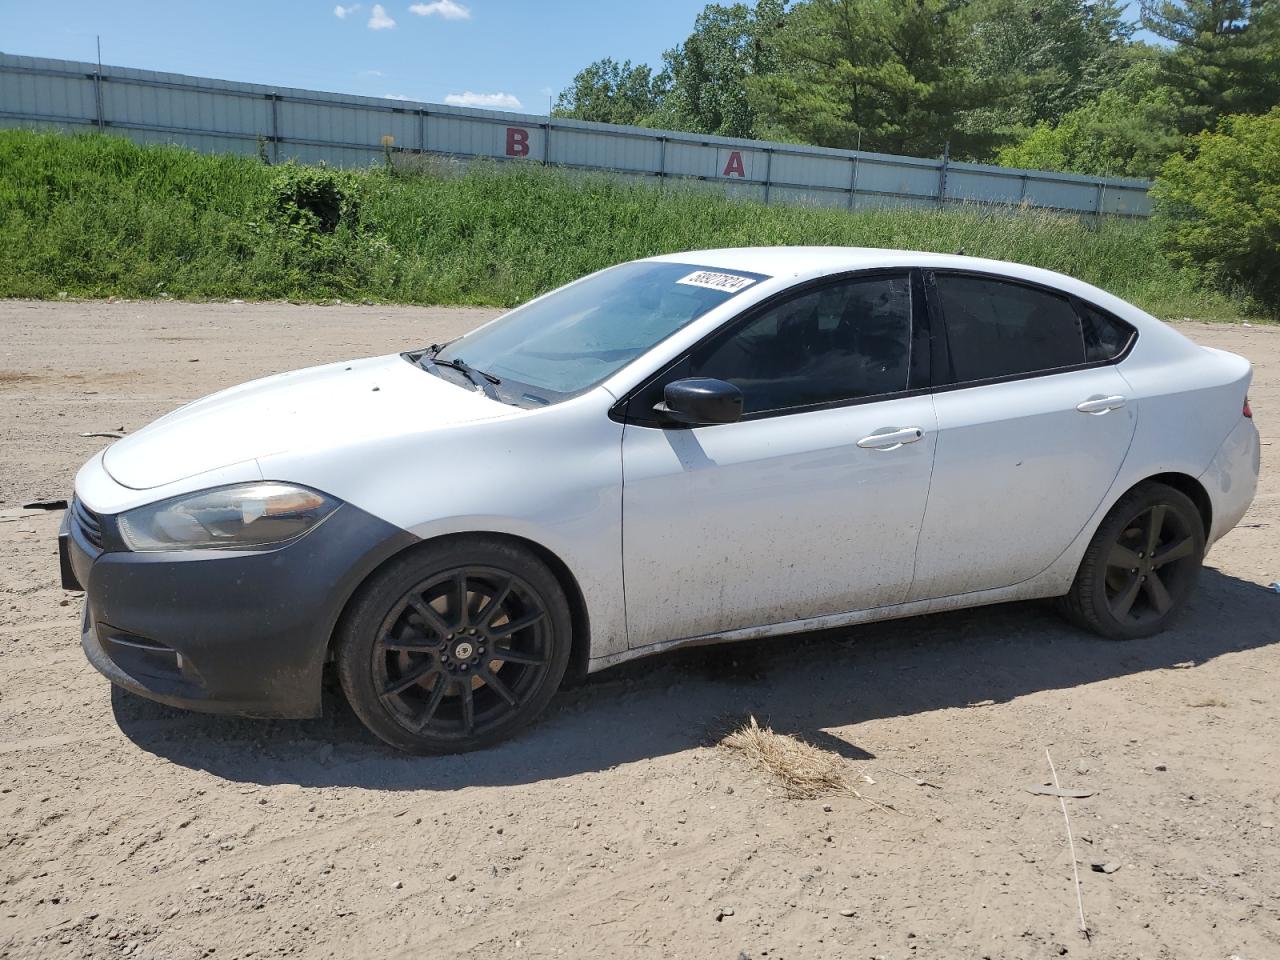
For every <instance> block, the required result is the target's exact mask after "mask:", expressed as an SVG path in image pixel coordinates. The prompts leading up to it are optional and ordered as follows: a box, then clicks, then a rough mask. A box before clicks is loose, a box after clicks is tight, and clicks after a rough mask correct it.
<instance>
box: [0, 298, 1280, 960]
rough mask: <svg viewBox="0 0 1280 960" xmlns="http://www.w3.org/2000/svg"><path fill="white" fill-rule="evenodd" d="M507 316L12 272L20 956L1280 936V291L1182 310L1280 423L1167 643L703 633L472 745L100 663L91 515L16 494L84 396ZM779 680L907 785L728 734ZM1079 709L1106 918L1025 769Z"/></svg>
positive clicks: (811, 733) (742, 952)
mask: <svg viewBox="0 0 1280 960" xmlns="http://www.w3.org/2000/svg"><path fill="white" fill-rule="evenodd" d="M487 315H488V314H487V313H486V312H485V311H477V310H423V309H395V308H385V307H322V308H317V307H298V306H289V305H283V304H282V305H236V304H226V305H180V304H166V303H143V304H139V303H116V304H108V303H86V304H79V303H62V304H38V303H0V521H3V522H0V550H3V560H4V562H3V566H2V567H0V957H35V956H39V957H45V956H50V957H117V956H129V957H145V958H166V960H168V958H178V960H185V958H196V957H208V956H216V957H225V958H231V957H273V956H298V957H307V958H318V957H352V956H378V957H382V958H388V960H389V958H400V957H403V958H410V957H453V956H463V957H475V958H481V957H483V958H486V960H488V958H504V957H521V958H526V957H561V956H563V957H579V956H583V957H585V956H591V957H611V956H617V957H631V956H634V957H654V958H665V957H688V958H699V960H701V958H707V957H725V958H730V960H732V958H739V957H747V958H752V960H755V958H770V960H780V958H824V957H831V958H835V957H840V958H846V957H886V958H894V960H901V958H908V957H929V958H935V957H964V958H977V957H990V958H1023V957H1025V958H1039V957H1056V956H1061V955H1068V954H1069V955H1070V956H1073V957H1078V956H1084V957H1106V958H1112V957H1115V958H1121V957H1123V958H1138V957H1143V958H1183V957H1186V958H1197V960H1200V958H1221V960H1228V958H1231V957H1241V958H1247V960H1261V958H1275V957H1280V828H1278V826H1277V824H1278V823H1280V749H1278V748H1277V743H1280V737H1277V722H1278V721H1280V643H1278V642H1277V641H1280V626H1278V624H1280V596H1277V595H1276V594H1274V593H1270V592H1268V591H1267V590H1265V589H1264V588H1263V585H1265V584H1266V583H1268V582H1269V581H1271V580H1273V579H1277V578H1280V479H1278V477H1280V474H1278V473H1277V469H1276V468H1277V466H1278V464H1277V461H1276V456H1277V454H1276V449H1277V448H1276V446H1275V445H1274V439H1273V438H1274V437H1275V436H1276V432H1277V431H1276V427H1275V424H1276V423H1277V421H1278V420H1280V329H1277V328H1264V327H1252V328H1245V327H1243V326H1239V325H1236V326H1192V325H1187V326H1186V327H1185V328H1184V329H1185V330H1186V332H1187V333H1188V334H1190V335H1191V336H1193V337H1195V338H1196V339H1198V340H1200V341H1202V342H1204V343H1208V344H1213V345H1217V346H1222V347H1226V348H1229V349H1232V350H1236V351H1239V352H1241V353H1244V354H1245V355H1247V356H1249V357H1250V358H1251V359H1252V360H1253V362H1254V364H1255V365H1256V368H1257V379H1256V381H1255V387H1254V390H1253V393H1252V397H1253V406H1254V411H1255V413H1256V417H1257V421H1258V423H1259V424H1260V426H1261V429H1262V433H1263V436H1264V442H1267V443H1268V444H1269V445H1268V446H1265V447H1264V448H1263V470H1264V477H1263V483H1262V488H1261V490H1260V492H1259V496H1258V499H1257V501H1256V503H1255V504H1254V507H1253V510H1252V511H1251V512H1250V514H1249V516H1248V517H1246V519H1245V522H1244V524H1243V525H1242V526H1241V527H1240V528H1238V529H1237V530H1235V531H1234V532H1233V533H1231V534H1230V535H1229V536H1228V537H1227V538H1226V539H1225V540H1224V541H1223V542H1222V543H1221V544H1219V545H1218V546H1217V548H1216V549H1215V550H1214V551H1213V554H1212V555H1211V557H1210V558H1209V569H1208V570H1206V573H1205V576H1204V578H1203V581H1202V588H1201V590H1200V593H1199V595H1198V597H1197V599H1196V601H1195V603H1194V606H1193V608H1192V610H1191V611H1190V613H1189V615H1188V616H1187V617H1186V618H1185V620H1184V621H1183V623H1182V625H1181V626H1180V627H1179V628H1178V629H1176V630H1174V631H1173V632H1171V633H1169V634H1167V635H1165V636H1162V637H1159V638H1156V639H1152V640H1150V641H1145V642H1139V643H1131V644H1110V643H1105V642H1102V641H1099V640H1096V639H1094V638H1092V637H1089V636H1084V635H1081V634H1080V633H1078V632H1076V631H1075V630H1072V629H1070V628H1068V627H1066V626H1064V625H1063V624H1062V623H1061V622H1060V621H1059V620H1058V619H1056V617H1055V616H1054V614H1053V613H1052V612H1051V611H1049V610H1047V609H1045V608H1044V607H1043V606H1042V605H1037V604H1021V605H1011V606H1006V607H999V608H993V609H987V610H980V611H973V612H965V613H957V614H949V615H943V616H937V617H933V618H923V619H917V620H911V621H903V622H899V623H893V624H887V625H878V626H872V627H863V628H859V629H857V630H853V631H844V632H840V633H833V634H829V635H823V636H818V637H805V638H784V639H781V640H774V641H771V642H766V643H757V644H752V645H744V646H739V647H735V648H721V649H719V650H702V651H692V652H687V653H682V654H676V655H672V656H668V657H665V658H661V659H656V660H650V661H648V662H644V663H639V664H635V665H632V666H629V667H626V668H622V669H619V670H615V671H612V672H608V673H605V674H600V675H597V676H596V677H594V678H592V679H591V680H590V681H589V682H587V683H586V684H585V685H583V686H581V687H578V688H576V689H572V690H569V691H566V692H565V693H563V694H562V695H561V696H560V697H559V699H558V700H557V701H556V703H555V704H554V705H553V707H552V710H551V711H550V713H549V715H548V716H547V718H546V719H545V721H544V722H543V723H541V724H540V725H538V726H537V727H536V729H533V730H531V731H530V732H529V733H528V734H526V735H525V736H523V737H521V738H519V739H518V740H516V741H515V742H512V743H509V744H506V745H504V746H502V747H500V748H498V749H494V750H490V751H487V752H484V753H480V754H473V755H469V756H465V757H455V758H443V759H412V758H407V757H403V756H399V755H396V754H394V753H392V752H390V751H388V750H387V749H385V748H383V747H381V746H379V745H378V744H377V743H375V742H374V741H372V740H371V738H370V737H369V736H368V735H366V734H365V733H363V731H362V730H361V729H360V727H359V726H358V725H357V723H356V722H355V720H354V719H353V718H352V716H351V714H350V712H349V711H348V710H347V709H346V708H345V706H344V705H343V704H342V703H341V702H340V701H339V700H338V699H337V698H331V702H330V704H329V707H330V709H329V712H328V715H327V716H326V718H325V719H323V720H319V721H314V722H305V723H283V722H282V723H265V722H251V721H236V720H227V719H213V718H208V717H203V716H199V715H194V714H187V713H182V712H179V711H175V710H170V709H167V708H164V707H160V706H157V705H154V704H152V703H150V702H148V701H145V700H141V699H138V698H135V697H132V696H129V695H123V694H120V693H118V692H113V691H112V690H111V688H110V686H109V685H108V684H107V683H106V681H104V680H103V679H102V678H101V677H99V676H98V675H97V674H96V673H95V672H94V671H93V670H92V669H91V668H90V667H89V666H88V664H87V663H86V662H85V660H84V658H83V656H82V655H81V652H80V648H79V643H78V630H77V627H78V618H79V603H78V601H77V599H75V598H74V597H68V596H67V595H65V594H64V593H63V592H62V591H61V590H60V589H59V588H58V586H57V562H56V557H55V549H54V537H55V533H56V529H57V525H58V522H59V515H58V514H57V513H56V512H54V513H37V514H34V515H27V514H26V513H25V512H24V511H22V510H20V509H19V507H20V505H21V504H22V503H23V502H25V501H27V500H30V499H33V498H36V497H42V496H49V497H62V496H66V495H67V494H68V493H69V492H70V489H71V482H72V477H73V475H74V472H75V470H76V468H77V467H78V466H79V464H80V463H82V462H83V461H84V460H85V459H87V458H88V457H89V456H90V455H91V454H92V453H94V451H95V450H97V449H98V448H99V446H101V444H102V443H103V441H101V440H96V439H85V438H81V437H80V436H79V434H80V433H82V432H86V431H93V430H114V429H116V428H120V427H123V428H125V429H126V430H135V429H137V428H139V427H141V426H142V425H143V424H145V423H146V422H147V421H148V420H150V419H151V418H153V417H155V416H156V415H157V414H159V413H161V412H163V411H165V410H167V409H169V408H171V407H173V406H175V405H176V404H178V403H179V402H182V401H185V400H187V399H189V398H192V397H195V396H198V395H201V394H205V393H208V392H210V391H212V390H215V389H217V388H220V387H223V386H227V385H230V384H233V383H236V382H238V381H242V380H245V379H247V378H249V377H253V376H257V375H260V374H264V373H268V372H272V371H276V370H280V369H286V368H290V367H299V366H305V365H309V364H313V363H317V362H321V361H327V360H335V359H340V358H344V357H348V356H353V355H362V354H369V353H375V352H387V351H391V350H395V349H400V348H404V347H406V346H408V345H416V344H421V343H426V342H430V341H432V340H434V339H439V338H442V337H446V336H448V335H450V334H453V333H457V332H460V331H463V330H464V329H466V328H468V327H469V326H471V325H473V324H475V323H476V322H478V321H479V320H481V319H483V318H484V317H486V316H487ZM15 517H16V519H14V518H15ZM854 641H856V642H854ZM749 712H753V713H754V714H755V715H756V716H758V717H760V718H761V719H762V720H767V721H768V722H770V723H772V725H773V726H774V727H775V728H776V729H778V730H779V731H783V732H787V733H791V734H795V735H797V736H800V737H803V738H806V739H808V740H810V741H812V742H813V743H815V744H818V745H820V746H824V747H828V748H831V749H834V750H836V751H838V752H839V753H841V754H842V755H843V756H844V757H845V758H847V763H848V766H849V771H850V775H851V776H855V777H858V776H862V775H865V777H866V778H867V779H863V780H860V781H859V789H860V790H861V791H862V792H863V793H864V794H865V795H866V796H868V797H872V798H874V799H875V800H877V801H879V802H881V803H885V804H891V805H892V806H893V808H894V809H895V811H896V812H889V811H885V810H883V809H881V808H879V807H875V806H872V805H870V804H868V803H865V802H863V801H860V800H859V799H857V798H856V797H853V796H837V797H830V798H826V799H819V800H806V801H797V800H788V799H786V798H785V797H784V796H783V794H782V792H781V791H780V790H779V789H778V788H777V787H776V785H775V784H773V783H772V782H771V781H770V780H769V779H768V778H767V777H766V776H765V775H763V774H762V773H760V772H759V771H757V770H755V769H753V768H751V767H749V766H747V765H746V764H745V762H744V761H743V760H741V759H739V758H738V757H737V756H735V755H729V754H727V753H726V752H724V751H723V750H722V749H719V748H716V747H714V746H711V745H710V740H709V736H710V734H709V731H711V730H713V729H715V727H716V724H717V721H718V719H719V718H722V717H724V716H737V715H743V714H746V713H749ZM1046 747H1047V748H1048V749H1049V750H1050V751H1051V754H1052V757H1053V760H1054V761H1055V763H1056V764H1057V768H1058V771H1059V775H1060V776H1061V777H1062V779H1063V782H1064V783H1065V784H1067V785H1069V786H1072V787H1078V788H1083V789H1087V790H1092V791H1096V793H1095V795H1094V796H1092V797H1091V798H1089V799H1083V800H1070V801H1068V805H1069V809H1070V811H1071V819H1072V825H1073V827H1074V831H1075V842H1076V845H1077V848H1078V859H1079V861H1080V869H1081V894H1082V898H1083V906H1084V911H1085V915H1086V917H1087V919H1088V924H1089V927H1090V929H1091V931H1092V938H1091V940H1086V939H1085V938H1084V937H1083V936H1082V935H1081V934H1080V932H1079V931H1078V929H1077V927H1078V921H1077V904H1076V895H1075V889H1074V886H1073V882H1072V870H1071V862H1070V854H1069V853H1068V848H1067V845H1066V836H1065V830H1064V823H1063V816H1062V811H1061V810H1060V809H1059V806H1058V801H1057V800H1056V799H1053V798H1050V797H1045V796H1033V795H1031V794H1029V793H1028V792H1026V789H1025V788H1026V787H1028V786H1034V785H1037V784H1041V783H1043V782H1044V781H1045V780H1047V779H1048V777H1049V769H1048V765H1047V763H1046V758H1045V749H1046ZM1095 863H1096V864H1103V863H1107V864H1111V865H1118V866H1119V869H1118V870H1116V871H1115V872H1111V873H1101V872H1095V871H1094V870H1092V869H1091V865H1092V864H1095ZM845 914H848V915H845Z"/></svg>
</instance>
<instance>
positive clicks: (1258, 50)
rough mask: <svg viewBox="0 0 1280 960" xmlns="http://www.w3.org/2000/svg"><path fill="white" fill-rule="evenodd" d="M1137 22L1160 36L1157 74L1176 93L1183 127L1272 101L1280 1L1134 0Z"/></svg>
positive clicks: (1278, 64)
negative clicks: (1164, 48) (1163, 49)
mask: <svg viewBox="0 0 1280 960" xmlns="http://www.w3.org/2000/svg"><path fill="white" fill-rule="evenodd" d="M1141 3H1142V25H1143V26H1144V27H1145V28H1146V29H1148V30H1150V31H1151V32H1152V33H1154V34H1155V35H1156V36H1158V37H1161V38H1163V39H1164V40H1167V41H1168V42H1169V43H1170V44H1171V49H1170V50H1169V51H1168V52H1167V53H1166V54H1165V55H1164V57H1162V59H1161V67H1162V69H1161V80H1162V82H1163V83H1165V84H1166V85H1168V86H1169V87H1171V88H1172V89H1174V90H1175V91H1177V92H1178V94H1179V95H1180V96H1181V97H1182V98H1183V100H1184V102H1185V110H1184V114H1183V117H1182V121H1181V126H1182V129H1183V130H1184V132H1187V133H1198V132H1199V131H1201V130H1205V129H1209V128H1211V127H1212V126H1213V125H1214V123H1215V122H1216V121H1217V118H1218V117H1221V116H1226V115H1227V114H1235V113H1254V114H1256V113H1263V112H1265V111H1267V110H1269V109H1271V108H1272V107H1273V106H1275V105H1276V103H1280V0H1141Z"/></svg>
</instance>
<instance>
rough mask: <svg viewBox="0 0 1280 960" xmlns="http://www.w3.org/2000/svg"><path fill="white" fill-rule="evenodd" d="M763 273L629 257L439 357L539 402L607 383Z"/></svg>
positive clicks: (481, 331)
mask: <svg viewBox="0 0 1280 960" xmlns="http://www.w3.org/2000/svg"><path fill="white" fill-rule="evenodd" d="M763 279H765V278H764V277H762V276H761V275H760V274H757V273H744V272H742V271H726V270H713V269H711V268H705V267H698V266H696V265H693V264H688V263H666V262H656V261H640V262H636V263H624V264H622V265H621V266H617V267H613V268H611V269H609V270H605V271H603V272H601V273H598V274H595V275H594V276H590V277H587V278H586V279H585V280H582V281H579V282H578V283H574V284H571V285H569V286H567V287H563V288H561V289H559V290H556V291H554V292H552V293H550V294H548V295H547V296H545V297H543V298H542V299H541V300H536V301H534V302H532V303H528V304H526V305H524V306H523V307H518V308H517V309H515V310H513V311H512V312H511V313H508V314H507V315H506V316H504V317H502V318H500V319H499V320H496V321H494V322H493V323H491V324H489V325H488V326H486V327H482V328H481V329H479V330H477V331H475V332H474V333H470V334H468V335H467V336H465V337H463V338H461V339H460V340H455V341H453V342H452V343H450V344H449V345H447V346H446V347H445V348H444V349H442V350H441V351H440V352H439V353H437V354H436V355H435V358H434V359H436V360H438V361H459V360H460V361H462V362H463V363H465V364H466V365H467V366H469V367H471V368H472V369H473V370H476V371H480V370H482V371H484V372H485V373H487V374H489V375H490V376H492V377H498V378H501V380H502V381H503V383H504V385H507V381H514V383H515V384H518V385H519V387H520V390H525V393H524V396H526V397H530V398H531V399H534V400H535V401H537V402H552V401H555V400H561V399H564V398H565V397H567V396H572V395H573V394H576V393H581V392H582V391H584V390H587V389H589V388H590V387H593V386H595V385H596V384H598V383H600V382H602V381H603V380H605V379H607V378H608V377H609V376H610V375H612V374H613V373H614V372H616V371H617V370H620V369H622V367H624V366H625V365H626V364H628V363H630V362H631V361H632V360H634V359H635V358H636V357H638V356H640V355H641V354H643V353H644V352H645V351H647V350H649V349H651V348H652V347H653V346H654V345H656V344H657V343H659V342H660V341H662V340H664V339H666V338H667V337H669V336H671V334H673V333H675V332H676V331H677V330H679V329H680V328H681V327H684V326H686V325H687V324H689V323H691V322H693V321H694V320H696V319H697V318H698V317H700V316H702V315H703V314H705V313H706V312H707V311H708V310H711V309H712V308H714V307H717V306H719V305H720V304H722V303H724V302H725V301H726V300H728V299H729V298H730V297H732V296H734V295H735V294H737V293H740V292H742V291H743V290H746V289H748V288H750V287H751V286H753V285H754V284H756V283H757V282H759V281H760V280H763ZM423 362H424V363H427V362H429V361H428V360H427V358H424V360H423ZM526 388H527V390H526ZM500 392H501V393H503V394H506V395H507V396H509V397H514V396H519V395H520V391H519V390H509V389H501V390H500Z"/></svg>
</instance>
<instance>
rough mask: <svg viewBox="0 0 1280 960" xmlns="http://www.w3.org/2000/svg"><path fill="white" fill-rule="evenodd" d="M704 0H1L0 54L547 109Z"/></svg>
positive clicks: (681, 21)
mask: <svg viewBox="0 0 1280 960" xmlns="http://www.w3.org/2000/svg"><path fill="white" fill-rule="evenodd" d="M706 2H707V0H643V2H640V3H637V2H620V0H579V2H571V0H527V2H521V0H416V2H410V0H387V2H383V3H367V2H361V0H345V2H342V3H334V2H328V3H326V2H321V0H256V2H254V0H202V2H191V0H167V2H161V0H112V2H108V0H96V2H95V0H43V2H41V0H0V51H3V52H5V53H14V54H21V55H26V56H36V57H55V58H60V59H65V60H84V61H92V60H94V59H95V58H96V55H97V54H96V48H95V39H94V38H95V36H101V39H102V62H103V63H104V64H110V65H114V66H121V67H137V68H141V69H146V70H161V71H166V72H171V73H185V74H190V75H193V76H204V77H216V78H219V79H223V80H240V81H246V82H249V83H264V84H270V85H279V86H282V87H303V88H308V89H312V90H326V91H331V92H335V93H354V94H363V95H365V96H373V97H395V98H404V99H410V100H419V101H425V102H428V103H455V104H459V105H462V106H479V107H489V108H491V109H498V110H520V111H524V112H528V113H546V112H547V98H548V96H554V95H555V94H558V93H559V92H560V91H561V90H562V89H564V87H566V86H567V85H568V84H569V82H570V81H571V80H572V79H573V75H574V74H575V73H577V72H578V70H580V69H581V68H582V67H584V66H586V65H587V64H588V63H590V62H591V61H593V60H597V59H599V58H600V57H606V56H611V57H614V58H615V59H617V60H625V59H628V58H629V59H631V60H633V61H636V62H645V63H649V64H650V65H655V66H656V65H657V64H658V63H659V61H660V59H661V56H662V52H663V51H664V50H666V49H668V48H670V47H673V46H675V45H676V44H678V43H679V42H680V41H682V40H683V39H684V38H685V37H686V36H688V34H689V31H690V30H691V29H692V27H693V20H694V17H696V16H697V14H698V12H699V11H700V10H701V9H702V8H703V6H705V4H706Z"/></svg>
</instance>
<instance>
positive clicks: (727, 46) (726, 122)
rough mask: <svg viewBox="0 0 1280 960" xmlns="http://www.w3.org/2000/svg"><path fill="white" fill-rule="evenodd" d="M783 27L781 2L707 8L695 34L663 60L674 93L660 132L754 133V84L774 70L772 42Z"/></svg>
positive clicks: (696, 23) (764, 0)
mask: <svg viewBox="0 0 1280 960" xmlns="http://www.w3.org/2000/svg"><path fill="white" fill-rule="evenodd" d="M782 21H783V0H757V3H756V5H755V7H754V9H753V8H752V7H749V6H748V5H747V4H745V3H735V4H733V5H731V6H725V5H723V4H718V3H713V4H709V5H708V6H707V7H706V8H705V9H704V10H703V11H702V12H701V13H700V14H698V18H697V20H695V21H694V24H693V32H692V33H691V34H689V37H688V39H686V40H685V41H684V42H683V43H681V44H680V45H679V46H678V47H675V48H674V49H672V50H668V51H667V52H666V53H665V54H664V55H663V60H664V62H665V64H666V69H665V73H666V74H667V75H668V76H669V77H670V80H671V87H670V91H669V93H668V94H667V97H666V101H665V103H664V105H663V110H662V112H661V114H660V116H659V118H658V122H659V124H660V125H662V126H670V127H672V128H674V129H677V130H691V131H695V132H697V133H714V134H719V135H721V136H725V137H750V136H753V135H754V133H755V110H754V109H753V108H752V106H751V102H750V99H749V97H748V92H747V87H748V83H749V80H750V78H752V77H759V76H763V75H766V74H768V73H770V72H771V71H772V70H773V69H774V67H775V66H776V57H775V55H774V53H773V48H772V46H771V43H770V40H771V39H772V37H773V35H774V33H776V32H777V30H778V29H779V28H780V27H781V25H782Z"/></svg>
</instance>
